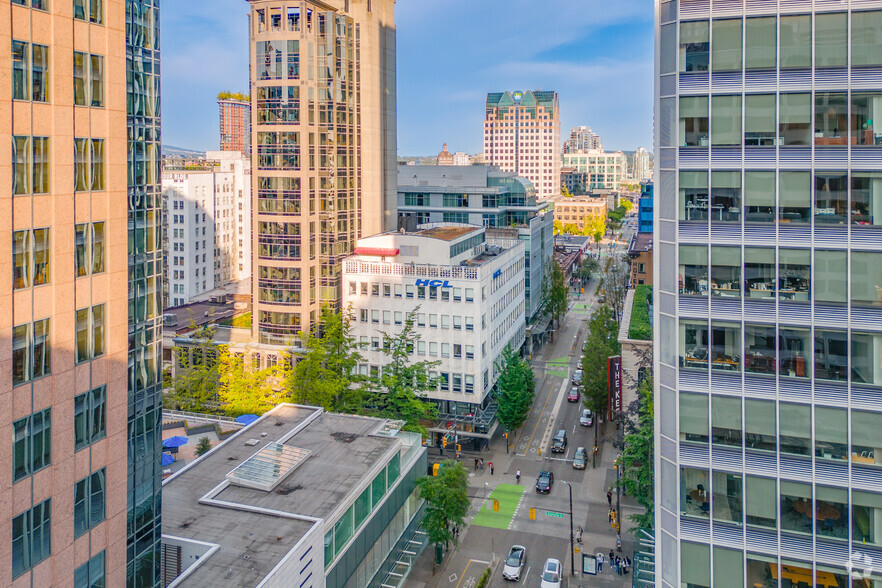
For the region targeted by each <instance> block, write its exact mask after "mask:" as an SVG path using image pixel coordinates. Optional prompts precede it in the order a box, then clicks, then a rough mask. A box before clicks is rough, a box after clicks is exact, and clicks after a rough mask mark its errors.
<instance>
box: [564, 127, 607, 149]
mask: <svg viewBox="0 0 882 588" xmlns="http://www.w3.org/2000/svg"><path fill="white" fill-rule="evenodd" d="M588 149H595V150H597V151H603V139H601V138H600V135H598V134H597V133H595V132H594V131H592V130H591V127H586V126H579V127H573V128H572V129H570V136H569V138H568V139H567V140H566V141H564V145H563V152H564V153H575V152H576V151H587V150H588Z"/></svg>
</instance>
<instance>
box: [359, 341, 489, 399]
mask: <svg viewBox="0 0 882 588" xmlns="http://www.w3.org/2000/svg"><path fill="white" fill-rule="evenodd" d="M417 343H418V344H419V343H424V342H423V341H418V342H417ZM434 345H437V343H435V344H434ZM412 353H413V350H411V354H412ZM425 354H426V349H425V345H423V347H422V352H421V353H420V355H425ZM429 355H436V356H437V347H436V353H435V354H432V353H430V354H429ZM383 369H385V368H384V367H383V366H380V365H374V364H367V363H360V364H358V373H359V374H361V375H362V376H371V377H372V378H379V377H380V375H381V374H382V372H383ZM429 377H430V378H432V380H434V381H435V382H436V385H435V390H437V391H441V392H455V393H457V394H460V393H463V392H464V393H466V394H474V393H475V376H474V375H471V374H453V373H450V372H429ZM488 385H489V374H488V372H487V370H484V390H486V389H487V386H488Z"/></svg>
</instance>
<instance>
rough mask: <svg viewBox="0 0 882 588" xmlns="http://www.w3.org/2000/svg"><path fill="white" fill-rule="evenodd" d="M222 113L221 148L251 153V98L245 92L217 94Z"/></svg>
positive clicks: (222, 149)
mask: <svg viewBox="0 0 882 588" xmlns="http://www.w3.org/2000/svg"><path fill="white" fill-rule="evenodd" d="M217 107H218V111H219V114H220V150H221V151H238V152H239V153H244V154H245V155H250V154H251V100H250V99H249V97H248V96H245V95H244V94H233V93H231V92H221V93H220V94H218V95H217Z"/></svg>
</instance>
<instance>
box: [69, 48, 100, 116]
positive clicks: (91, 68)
mask: <svg viewBox="0 0 882 588" xmlns="http://www.w3.org/2000/svg"><path fill="white" fill-rule="evenodd" d="M73 60H74V62H73V75H74V104H75V105H76V106H97V107H100V106H104V57H102V56H101V55H90V54H88V53H81V52H79V51H74V57H73Z"/></svg>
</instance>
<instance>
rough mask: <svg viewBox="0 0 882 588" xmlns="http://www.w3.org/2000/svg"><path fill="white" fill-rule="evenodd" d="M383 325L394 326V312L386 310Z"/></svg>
mask: <svg viewBox="0 0 882 588" xmlns="http://www.w3.org/2000/svg"><path fill="white" fill-rule="evenodd" d="M383 324H384V325H391V324H392V311H391V310H384V311H383Z"/></svg>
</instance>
